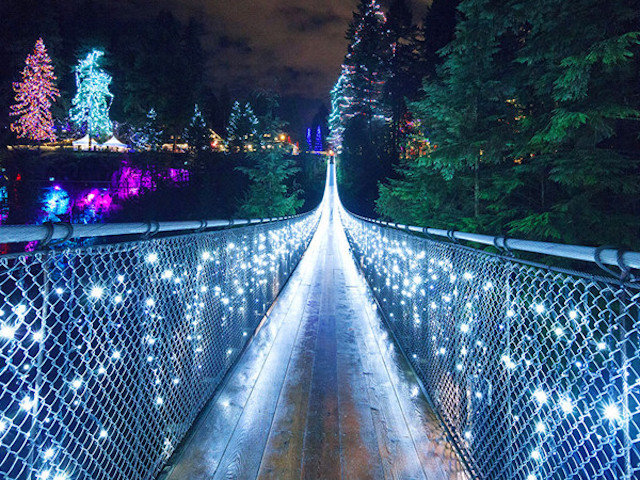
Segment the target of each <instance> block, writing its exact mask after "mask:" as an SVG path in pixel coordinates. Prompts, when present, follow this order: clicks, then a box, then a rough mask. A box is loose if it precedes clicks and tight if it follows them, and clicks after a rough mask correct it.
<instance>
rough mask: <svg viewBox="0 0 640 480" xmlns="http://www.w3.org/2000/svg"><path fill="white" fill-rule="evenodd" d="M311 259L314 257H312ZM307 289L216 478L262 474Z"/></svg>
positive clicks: (271, 355)
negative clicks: (267, 444)
mask: <svg viewBox="0 0 640 480" xmlns="http://www.w3.org/2000/svg"><path fill="white" fill-rule="evenodd" d="M308 258H311V259H313V257H312V256H310V257H308ZM304 290H305V292H304V295H297V298H296V300H295V301H294V303H293V307H292V308H291V309H289V311H288V312H287V316H286V320H287V321H284V322H283V323H282V325H281V326H280V328H279V330H280V333H279V335H278V338H277V340H276V342H275V343H274V347H273V348H272V349H271V351H270V352H269V356H268V357H267V359H266V360H265V363H264V367H263V369H262V371H261V372H260V376H259V377H258V380H257V381H256V383H255V386H254V388H253V390H252V392H251V395H250V398H249V400H248V401H247V403H246V405H245V408H244V410H243V412H242V415H241V416H240V419H239V421H238V424H237V425H236V428H235V431H234V432H233V435H232V437H231V440H230V441H229V444H228V446H227V449H226V451H225V452H224V455H223V457H222V460H221V461H220V465H219V467H218V469H217V470H216V472H215V475H214V476H213V479H223V478H224V479H226V478H256V476H257V475H258V471H259V468H260V463H261V461H262V455H263V452H264V448H265V444H266V441H267V438H268V435H269V431H270V428H271V423H272V421H273V416H274V413H275V409H276V405H277V402H278V398H279V396H280V391H281V389H282V385H283V382H284V377H285V373H286V371H287V368H288V365H289V361H290V359H291V354H292V349H293V345H294V344H295V341H296V338H297V336H298V331H299V328H300V325H301V319H302V318H303V311H304V307H305V306H306V304H307V298H308V294H309V292H310V291H311V289H310V288H309V287H305V288H304ZM299 293H302V292H299Z"/></svg>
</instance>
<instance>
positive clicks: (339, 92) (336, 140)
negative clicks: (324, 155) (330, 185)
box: [328, 66, 349, 152]
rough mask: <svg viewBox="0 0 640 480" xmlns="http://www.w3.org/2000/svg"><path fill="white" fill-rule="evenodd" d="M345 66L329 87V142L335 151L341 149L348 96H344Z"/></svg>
mask: <svg viewBox="0 0 640 480" xmlns="http://www.w3.org/2000/svg"><path fill="white" fill-rule="evenodd" d="M347 81H348V80H347V74H346V72H345V67H344V66H343V67H342V74H341V75H340V77H338V81H337V82H336V84H335V85H334V87H333V88H332V89H331V113H330V114H329V139H328V140H329V144H330V145H331V146H332V147H333V149H334V150H335V151H337V152H340V151H341V150H342V137H343V135H344V121H343V120H344V117H343V115H344V114H345V111H346V108H347V106H348V104H349V98H347V97H345V88H346V83H347Z"/></svg>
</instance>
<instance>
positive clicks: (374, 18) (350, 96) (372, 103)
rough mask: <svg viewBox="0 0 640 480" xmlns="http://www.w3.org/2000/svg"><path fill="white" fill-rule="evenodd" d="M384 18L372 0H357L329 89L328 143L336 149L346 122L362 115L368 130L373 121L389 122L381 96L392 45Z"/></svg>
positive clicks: (386, 77) (387, 72)
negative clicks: (335, 77)
mask: <svg viewBox="0 0 640 480" xmlns="http://www.w3.org/2000/svg"><path fill="white" fill-rule="evenodd" d="M386 23H387V19H386V17H385V15H384V13H383V12H382V9H381V8H380V5H378V3H377V2H376V1H375V0H361V2H360V5H358V11H357V12H354V14H353V21H352V22H351V25H350V27H349V31H348V32H347V38H348V39H350V40H351V43H350V45H349V48H348V50H347V55H346V56H345V60H344V64H343V65H342V72H341V75H340V77H339V78H338V81H337V82H336V85H335V86H334V88H333V90H332V91H331V106H332V111H331V115H330V117H329V126H330V130H331V136H330V143H331V145H332V146H333V148H335V149H336V150H338V151H340V149H341V146H342V135H343V133H344V129H345V128H346V125H347V123H348V121H349V120H350V119H351V118H353V117H355V116H359V115H362V116H364V117H365V118H366V121H367V124H368V125H369V129H370V130H371V128H372V125H373V123H374V122H389V121H390V120H391V116H390V113H389V108H388V105H387V104H386V103H387V102H386V101H385V99H384V88H385V84H386V82H387V80H388V77H389V64H390V60H391V58H392V57H393V51H394V47H393V45H392V44H391V39H390V38H389V32H388V29H387V26H386Z"/></svg>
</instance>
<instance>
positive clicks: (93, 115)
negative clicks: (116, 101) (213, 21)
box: [69, 50, 113, 138]
mask: <svg viewBox="0 0 640 480" xmlns="http://www.w3.org/2000/svg"><path fill="white" fill-rule="evenodd" d="M103 55H104V52H103V51H101V50H93V51H91V52H90V53H89V54H88V55H87V56H86V57H85V58H84V59H82V60H80V61H79V62H78V65H77V66H76V67H75V72H76V87H77V89H78V90H77V92H76V95H75V97H73V100H72V101H71V103H72V105H73V107H72V108H71V110H70V111H69V118H70V120H71V122H72V123H74V124H75V125H76V126H77V127H78V128H79V129H80V130H81V131H83V132H86V133H87V134H88V135H89V137H90V138H91V136H92V135H95V136H110V135H112V134H113V123H112V122H111V120H110V119H109V109H110V108H111V102H112V100H113V94H112V93H111V92H110V91H109V85H111V80H112V78H111V76H110V75H109V74H107V73H106V72H105V71H104V70H103V69H102V68H101V67H100V59H101V57H102V56H103Z"/></svg>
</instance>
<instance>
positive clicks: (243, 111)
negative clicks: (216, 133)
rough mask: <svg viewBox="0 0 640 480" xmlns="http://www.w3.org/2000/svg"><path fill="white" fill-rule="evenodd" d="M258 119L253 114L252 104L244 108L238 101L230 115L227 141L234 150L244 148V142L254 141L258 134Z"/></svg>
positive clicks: (247, 104)
mask: <svg viewBox="0 0 640 480" xmlns="http://www.w3.org/2000/svg"><path fill="white" fill-rule="evenodd" d="M258 125H259V122H258V117H256V114H255V113H254V112H253V108H251V104H250V103H249V102H247V103H246V104H245V106H244V108H243V107H241V106H240V102H238V101H236V102H235V103H234V104H233V108H232V109H231V114H230V115H229V124H228V127H227V140H228V141H229V144H230V145H231V146H233V147H234V148H243V147H244V141H245V140H247V141H253V140H255V137H256V136H257V134H258Z"/></svg>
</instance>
